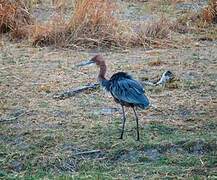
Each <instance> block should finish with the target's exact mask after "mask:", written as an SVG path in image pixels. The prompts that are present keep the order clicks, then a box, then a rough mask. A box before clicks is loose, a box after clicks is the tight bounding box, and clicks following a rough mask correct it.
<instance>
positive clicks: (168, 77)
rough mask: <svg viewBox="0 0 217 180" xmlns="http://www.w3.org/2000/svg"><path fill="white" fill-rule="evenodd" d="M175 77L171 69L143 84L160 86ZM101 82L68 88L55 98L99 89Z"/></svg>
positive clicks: (63, 97)
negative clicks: (154, 81)
mask: <svg viewBox="0 0 217 180" xmlns="http://www.w3.org/2000/svg"><path fill="white" fill-rule="evenodd" d="M173 78H174V74H173V73H172V72H170V71H165V72H164V73H163V74H162V76H161V79H160V80H159V81H158V82H156V83H153V82H150V81H144V82H142V84H144V85H149V86H158V85H163V84H165V83H167V82H169V81H170V80H172V79H173ZM99 86H100V85H99V83H94V84H87V85H85V86H82V87H77V88H74V89H68V90H66V91H63V92H60V93H56V94H54V95H53V98H54V99H59V100H63V99H66V98H70V97H72V96H74V95H76V94H78V93H81V92H83V91H87V90H92V89H97V88H98V87H99Z"/></svg>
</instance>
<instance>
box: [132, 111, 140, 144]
mask: <svg viewBox="0 0 217 180" xmlns="http://www.w3.org/2000/svg"><path fill="white" fill-rule="evenodd" d="M132 108H133V112H134V115H135V117H136V132H137V141H139V119H138V116H137V114H136V110H135V108H134V107H132Z"/></svg>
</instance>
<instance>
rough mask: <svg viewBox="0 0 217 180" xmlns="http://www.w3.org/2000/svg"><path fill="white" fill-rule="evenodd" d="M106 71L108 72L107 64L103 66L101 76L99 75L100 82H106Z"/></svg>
mask: <svg viewBox="0 0 217 180" xmlns="http://www.w3.org/2000/svg"><path fill="white" fill-rule="evenodd" d="M106 71H107V67H106V64H105V63H103V64H101V65H100V70H99V74H98V80H99V81H103V80H106V78H105V74H106Z"/></svg>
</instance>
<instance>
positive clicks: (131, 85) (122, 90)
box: [78, 55, 149, 141]
mask: <svg viewBox="0 0 217 180" xmlns="http://www.w3.org/2000/svg"><path fill="white" fill-rule="evenodd" d="M92 63H95V64H96V65H97V66H99V69H100V70H99V75H98V81H99V83H100V85H101V86H102V87H104V88H105V89H106V90H107V91H108V92H110V93H111V95H112V96H113V98H114V100H115V102H116V103H119V104H120V105H121V107H122V113H123V125H122V131H121V136H120V139H123V134H124V127H125V122H126V116H125V110H124V106H126V107H131V108H132V109H133V112H134V115H135V119H136V130H137V140H138V141H139V139H140V138H139V122H138V116H137V113H136V110H135V107H139V108H142V109H146V108H147V107H148V106H149V100H148V98H147V97H146V96H145V95H144V93H145V91H144V89H143V86H142V85H141V84H140V83H139V82H138V81H136V80H134V79H133V78H132V77H131V76H130V75H128V74H127V73H125V72H118V73H115V74H114V75H113V76H112V77H111V78H110V79H109V80H107V79H106V78H105V74H106V70H107V67H106V63H105V61H104V59H103V57H102V56H101V55H96V56H94V57H93V58H92V59H91V60H89V61H86V62H83V63H81V64H79V65H78V66H85V65H88V64H92Z"/></svg>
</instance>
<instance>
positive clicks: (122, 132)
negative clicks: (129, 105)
mask: <svg viewBox="0 0 217 180" xmlns="http://www.w3.org/2000/svg"><path fill="white" fill-rule="evenodd" d="M121 107H122V113H123V125H122V130H121V136H120V139H123V134H124V127H125V122H126V116H125V111H124V106H123V105H121Z"/></svg>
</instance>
